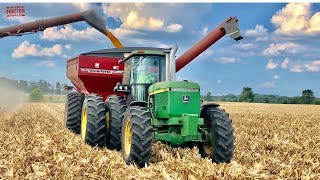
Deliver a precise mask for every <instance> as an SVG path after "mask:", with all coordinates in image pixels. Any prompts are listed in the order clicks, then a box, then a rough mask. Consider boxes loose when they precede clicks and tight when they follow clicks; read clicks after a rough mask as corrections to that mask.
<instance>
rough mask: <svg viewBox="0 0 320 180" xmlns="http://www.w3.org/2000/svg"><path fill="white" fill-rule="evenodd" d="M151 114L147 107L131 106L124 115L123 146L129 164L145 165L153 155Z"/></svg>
mask: <svg viewBox="0 0 320 180" xmlns="http://www.w3.org/2000/svg"><path fill="white" fill-rule="evenodd" d="M151 144H152V126H151V114H150V112H149V111H148V109H147V108H146V107H139V106H132V107H129V108H128V110H127V111H126V113H125V115H124V120H123V125H122V132H121V146H122V155H123V159H124V161H125V162H126V163H127V164H132V163H135V164H137V165H138V166H140V167H143V166H144V165H145V163H148V161H149V159H150V156H151Z"/></svg>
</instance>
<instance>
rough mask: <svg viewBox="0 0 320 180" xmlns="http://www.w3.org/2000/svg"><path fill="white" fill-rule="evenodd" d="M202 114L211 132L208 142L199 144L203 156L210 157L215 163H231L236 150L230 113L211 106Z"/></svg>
mask: <svg viewBox="0 0 320 180" xmlns="http://www.w3.org/2000/svg"><path fill="white" fill-rule="evenodd" d="M202 116H203V118H204V123H205V127H207V128H209V132H208V142H207V143H201V144H199V145H198V146H199V152H200V154H201V156H202V157H209V158H211V159H212V161H213V162H215V163H229V162H230V160H231V158H232V157H233V150H234V144H233V143H234V136H233V127H232V122H231V120H230V118H229V114H227V113H226V112H225V111H224V110H223V109H220V108H215V107H211V108H208V109H207V110H206V112H204V114H203V115H202Z"/></svg>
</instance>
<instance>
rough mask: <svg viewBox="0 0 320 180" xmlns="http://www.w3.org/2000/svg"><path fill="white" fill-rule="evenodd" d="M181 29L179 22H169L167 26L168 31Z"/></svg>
mask: <svg viewBox="0 0 320 180" xmlns="http://www.w3.org/2000/svg"><path fill="white" fill-rule="evenodd" d="M181 30H182V25H181V24H170V25H169V26H167V31H168V32H179V31H181Z"/></svg>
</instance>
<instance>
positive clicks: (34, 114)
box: [0, 103, 320, 179]
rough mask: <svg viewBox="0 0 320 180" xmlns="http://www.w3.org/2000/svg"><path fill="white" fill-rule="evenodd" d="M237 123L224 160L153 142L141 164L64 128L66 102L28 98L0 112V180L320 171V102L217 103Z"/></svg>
mask: <svg viewBox="0 0 320 180" xmlns="http://www.w3.org/2000/svg"><path fill="white" fill-rule="evenodd" d="M222 108H225V109H226V110H227V111H228V112H230V115H231V118H232V119H233V126H234V129H235V137H236V141H235V145H236V149H235V154H234V158H233V160H232V162H231V163H230V164H214V163H211V161H210V160H209V159H202V158H201V157H200V155H199V154H198V149H197V148H193V149H188V148H185V149H184V148H171V147H169V146H167V145H164V144H161V143H155V144H154V145H153V151H152V158H151V163H150V165H149V166H148V167H146V168H140V169H139V168H137V167H136V166H134V165H130V166H127V165H125V163H124V162H123V160H122V156H121V153H120V152H116V151H111V150H108V149H98V148H91V147H89V146H88V145H86V144H84V143H83V142H82V141H81V138H80V136H77V135H74V134H72V133H71V132H70V131H68V130H67V129H66V128H65V127H64V122H63V113H64V104H54V103H52V104H50V103H42V104H40V103H39V104H27V105H25V107H24V109H22V110H20V111H19V112H15V113H12V112H10V113H6V112H1V114H0V137H1V138H0V179H1V178H3V179H12V178H19V179H20V178H26V179H79V178H81V179H124V178H125V179H216V178H218V179H219V178H227V179H229V178H243V179H247V178H267V179H268V178H271V179H274V178H288V177H290V178H305V179H309V178H310V179H316V178H318V177H320V132H319V130H320V106H312V105H270V104H246V103H222Z"/></svg>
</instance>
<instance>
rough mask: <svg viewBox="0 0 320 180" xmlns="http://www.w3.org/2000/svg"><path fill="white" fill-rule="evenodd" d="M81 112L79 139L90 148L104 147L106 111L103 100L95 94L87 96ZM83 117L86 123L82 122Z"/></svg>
mask: <svg viewBox="0 0 320 180" xmlns="http://www.w3.org/2000/svg"><path fill="white" fill-rule="evenodd" d="M82 111H83V112H82V116H81V137H82V139H83V141H84V142H86V143H87V144H89V145H91V146H98V147H103V146H105V143H106V139H107V136H106V118H105V114H106V110H105V107H104V102H103V98H102V97H101V96H99V95H95V94H90V95H87V96H86V98H85V100H84V102H83V107H82ZM85 114H86V115H85ZM85 116H86V119H87V121H86V123H85V120H84V119H85ZM82 128H83V129H82Z"/></svg>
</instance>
